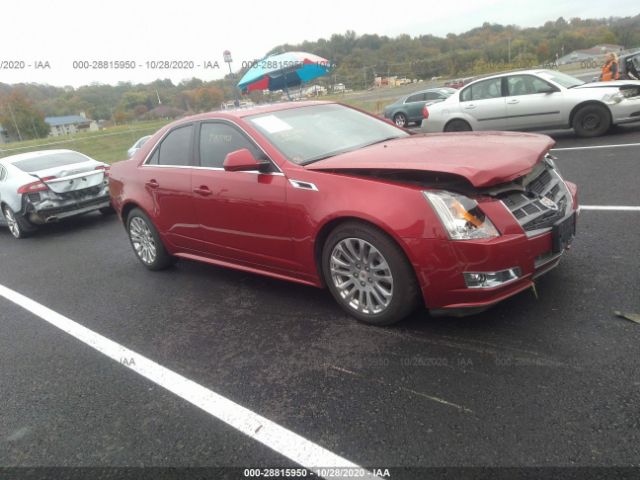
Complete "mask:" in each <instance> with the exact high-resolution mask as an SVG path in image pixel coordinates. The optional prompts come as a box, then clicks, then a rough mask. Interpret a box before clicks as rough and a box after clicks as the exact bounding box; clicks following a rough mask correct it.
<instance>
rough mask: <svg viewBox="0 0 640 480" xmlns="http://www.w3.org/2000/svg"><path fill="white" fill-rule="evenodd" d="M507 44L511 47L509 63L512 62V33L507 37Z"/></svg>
mask: <svg viewBox="0 0 640 480" xmlns="http://www.w3.org/2000/svg"><path fill="white" fill-rule="evenodd" d="M507 45H508V49H509V63H511V35H509V36H508V37H507Z"/></svg>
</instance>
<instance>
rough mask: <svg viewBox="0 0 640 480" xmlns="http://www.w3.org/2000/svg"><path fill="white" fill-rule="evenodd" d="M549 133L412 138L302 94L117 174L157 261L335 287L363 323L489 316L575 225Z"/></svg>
mask: <svg viewBox="0 0 640 480" xmlns="http://www.w3.org/2000/svg"><path fill="white" fill-rule="evenodd" d="M553 144H554V142H553V140H552V139H550V138H549V137H547V136H544V135H534V134H525V133H506V132H493V133H490V132H481V133H480V132H465V133H443V134H426V135H424V134H412V133H410V132H407V131H406V130H403V129H400V128H398V127H396V126H395V125H391V124H389V123H387V122H386V121H384V120H381V119H379V118H377V117H374V116H372V115H369V114H368V113H365V112H362V111H360V110H357V109H354V108H351V107H348V106H345V105H341V104H336V103H329V102H301V103H286V104H279V105H270V106H267V107H256V108H252V109H248V110H238V111H231V112H230V111H225V112H212V113H206V114H202V115H197V116H193V117H189V118H185V119H182V120H179V121H177V122H174V123H172V124H170V125H167V126H166V127H164V128H163V129H161V130H160V131H158V132H157V133H156V134H155V135H154V136H153V137H152V138H151V139H150V140H149V141H147V143H145V144H144V146H143V147H142V148H141V149H140V150H139V151H138V152H137V153H136V154H135V155H134V156H133V158H131V159H130V160H126V161H122V162H119V163H116V164H115V165H113V167H112V168H111V176H110V192H111V197H112V203H113V206H114V207H115V209H116V210H117V212H118V214H119V215H120V217H121V219H122V221H123V223H124V226H125V228H126V231H127V233H128V235H129V239H130V241H131V245H132V247H133V250H134V252H135V254H136V256H137V257H138V259H139V260H140V261H141V262H142V263H143V264H144V265H145V266H146V267H147V268H149V269H150V270H159V269H163V268H166V267H168V266H169V265H171V264H172V263H173V262H174V261H175V260H176V259H178V258H183V259H190V260H198V261H202V262H206V263H210V264H213V265H219V266H224V267H231V268H235V269H239V270H244V271H247V272H253V273H257V274H262V275H267V276H270V277H274V278H278V279H282V280H289V281H293V282H298V283H303V284H306V285H311V286H314V287H327V288H328V289H329V291H330V292H331V294H332V295H333V296H334V298H335V299H336V301H337V302H338V303H339V304H340V306H341V307H342V308H344V309H345V310H346V311H347V312H349V313H350V314H351V315H353V316H354V317H355V318H357V319H358V320H361V321H363V322H367V323H371V324H375V325H387V324H391V323H394V322H397V321H398V320H401V319H402V318H403V317H405V316H407V315H408V314H409V313H411V312H412V311H413V310H415V309H416V308H417V307H419V306H422V305H424V306H426V308H428V309H429V311H430V312H431V314H434V315H464V314H468V313H474V312H479V311H481V310H484V309H486V308H488V307H490V306H492V305H494V304H495V303H497V302H499V301H501V300H504V299H505V298H508V297H510V296H512V295H515V294H517V293H519V292H521V291H523V290H525V289H527V288H530V287H531V286H532V285H533V282H534V280H535V279H536V278H537V277H539V276H540V275H542V274H544V273H545V272H548V271H549V270H550V269H552V268H553V267H555V266H556V265H557V264H558V262H559V261H560V257H561V256H562V255H563V253H564V252H565V250H566V249H567V248H568V247H569V244H570V243H571V241H572V239H573V236H574V234H575V225H576V211H577V196H576V186H575V185H574V184H572V183H569V182H566V181H565V180H564V179H563V178H562V176H561V175H560V173H559V172H558V170H557V168H556V166H555V164H554V161H553V157H552V156H551V155H550V154H549V149H550V148H551V147H552V146H553Z"/></svg>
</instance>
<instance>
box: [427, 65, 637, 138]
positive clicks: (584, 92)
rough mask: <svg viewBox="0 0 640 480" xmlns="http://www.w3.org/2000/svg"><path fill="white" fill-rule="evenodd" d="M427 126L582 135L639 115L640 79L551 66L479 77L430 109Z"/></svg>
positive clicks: (437, 129)
mask: <svg viewBox="0 0 640 480" xmlns="http://www.w3.org/2000/svg"><path fill="white" fill-rule="evenodd" d="M425 114H426V117H425V119H424V120H423V121H422V130H423V131H425V132H443V131H444V132H451V131H465V130H548V129H556V128H557V129H562V128H573V129H574V130H575V132H576V134H577V135H579V136H581V137H595V136H598V135H602V134H604V133H606V132H607V130H609V128H610V127H611V126H612V125H620V124H624V123H631V122H639V121H640V81H638V80H619V81H613V82H596V83H585V82H583V81H582V80H578V79H577V78H574V77H572V76H570V75H566V74H564V73H561V72H556V71H552V70H527V71H519V72H510V73H505V74H500V75H494V76H491V77H487V78H483V79H481V80H476V81H475V82H472V83H470V84H469V85H467V86H465V87H464V88H462V89H461V90H460V92H459V93H457V94H454V95H451V96H450V97H449V98H448V99H447V100H445V101H443V102H440V103H437V104H434V105H431V106H429V107H427V109H426V112H425Z"/></svg>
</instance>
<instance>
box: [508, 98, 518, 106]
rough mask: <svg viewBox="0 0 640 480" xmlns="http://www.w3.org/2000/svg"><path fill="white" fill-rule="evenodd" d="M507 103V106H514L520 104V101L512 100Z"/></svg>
mask: <svg viewBox="0 0 640 480" xmlns="http://www.w3.org/2000/svg"><path fill="white" fill-rule="evenodd" d="M507 103H508V104H509V105H515V104H516V103H520V100H518V99H517V98H514V99H512V100H507Z"/></svg>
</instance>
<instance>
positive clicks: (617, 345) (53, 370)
mask: <svg viewBox="0 0 640 480" xmlns="http://www.w3.org/2000/svg"><path fill="white" fill-rule="evenodd" d="M550 134H551V135H552V136H553V137H554V138H556V140H557V142H558V144H557V146H556V147H557V148H558V150H556V152H555V154H556V156H557V157H558V161H557V163H558V165H559V168H560V169H561V171H562V173H563V175H564V176H565V178H566V179H568V180H570V181H573V182H575V183H577V184H578V186H579V197H580V202H581V204H584V205H591V206H616V205H618V206H620V205H625V206H640V193H639V192H640V190H639V189H638V179H640V155H639V153H638V152H639V151H640V127H637V126H635V127H624V128H618V129H617V130H616V131H615V132H614V133H612V134H611V135H607V136H605V137H602V138H598V139H590V140H584V139H579V138H576V137H575V136H574V135H573V134H572V133H570V132H550ZM629 144H632V145H631V146H624V147H611V145H629ZM603 145H608V146H609V147H608V148H595V149H593V148H592V149H575V148H577V147H595V146H603ZM564 149H567V150H564ZM639 251H640V212H639V211H616V210H613V211H594V210H585V211H582V213H581V215H580V217H579V224H578V235H577V237H576V240H575V242H574V244H573V247H572V248H571V250H570V251H569V252H568V253H567V254H566V255H565V257H564V258H563V260H562V262H561V264H560V265H559V266H558V268H556V269H555V270H553V271H552V272H551V273H549V274H548V275H546V276H545V277H543V278H541V279H540V280H539V281H538V283H537V298H536V296H535V295H534V293H533V292H531V291H527V292H524V293H522V294H519V295H518V296H516V297H513V298H511V299H509V300H507V301H505V302H503V303H502V304H500V305H498V306H497V307H495V308H493V309H491V310H489V311H487V312H485V313H482V314H480V315H476V316H473V317H467V318H463V319H456V318H431V317H429V315H428V314H427V313H426V311H418V312H416V313H415V314H414V315H413V316H411V317H410V318H409V319H407V320H405V321H403V322H401V323H400V324H398V325H396V326H393V327H389V328H378V327H369V326H366V325H363V324H360V323H357V322H356V321H354V320H353V319H352V318H350V317H349V316H347V315H346V314H344V313H343V312H342V310H340V308H339V307H338V306H337V305H336V304H335V302H334V301H333V300H332V298H331V296H330V295H329V293H328V292H326V291H322V290H317V289H314V288H311V287H305V286H300V285H296V284H290V283H286V282H281V281H277V280H272V279H268V278H265V277H260V276H256V275H251V274H247V273H242V272H237V271H233V270H228V269H223V268H216V267H212V266H208V265H204V264H199V263H195V262H189V261H181V262H179V263H178V264H177V266H176V267H175V268H172V269H170V270H167V271H163V272H149V271H147V270H146V269H144V268H143V267H142V266H141V265H140V264H139V263H138V261H137V260H136V258H135V257H134V254H133V252H132V251H131V247H130V245H129V243H128V240H127V237H126V234H125V231H124V229H123V227H122V225H121V224H120V222H119V221H118V219H117V218H116V217H115V216H111V217H102V216H101V215H99V214H95V215H94V214H91V215H85V216H83V217H80V218H76V219H70V220H68V221H64V222H61V223H59V224H54V225H49V226H47V227H46V228H43V229H42V230H41V231H40V232H38V234H37V235H35V236H33V237H32V238H28V239H24V240H21V241H16V240H14V239H13V238H12V237H11V236H10V234H9V232H8V231H7V230H6V229H1V230H0V265H1V268H0V285H1V286H4V287H7V288H9V289H12V290H14V291H16V292H19V293H20V294H22V295H25V296H26V297H29V298H30V299H33V300H35V301H36V302H39V303H40V304H42V305H44V306H46V307H48V308H49V309H51V310H53V311H55V312H57V313H59V314H61V315H64V316H66V317H68V318H69V319H71V320H73V321H75V322H77V323H78V324H80V325H82V326H84V327H87V328H88V329H90V330H91V331H93V332H96V333H98V334H100V335H102V336H104V337H106V338H108V339H110V340H112V341H114V342H117V344H119V345H122V346H124V347H127V348H128V349H131V350H133V351H135V352H137V353H139V354H140V355H143V356H145V357H147V358H148V359H151V360H153V361H154V362H156V363H157V364H159V365H161V366H163V367H165V368H167V369H169V370H171V371H172V372H176V373H178V374H180V375H182V376H184V377H186V378H188V379H190V380H192V381H193V382H196V383H197V384H198V385H200V386H202V387H204V388H206V389H208V390H210V391H212V392H215V393H216V394H218V395H221V396H223V397H225V398H227V399H230V400H232V401H233V402H235V403H236V404H238V405H240V406H242V407H244V408H245V409H249V410H250V411H252V412H255V413H257V414H259V415H261V416H263V417H265V418H267V419H269V420H271V421H272V422H275V423H276V424H278V425H280V426H282V427H284V428H286V429H287V430H288V431H290V432H294V433H295V434H297V435H300V436H301V437H303V438H304V439H306V440H308V441H310V442H312V443H313V444H314V445H317V446H318V447H321V448H322V449H326V450H327V451H329V452H332V453H334V454H336V455H339V456H340V457H343V458H345V459H348V460H349V461H351V462H353V463H354V464H356V465H360V466H364V467H367V468H389V469H390V471H391V477H387V478H419V477H416V474H415V471H414V472H409V471H405V470H403V469H402V468H401V467H515V466H520V467H522V466H525V467H584V468H589V467H640V449H639V448H638V445H640V415H639V414H640V407H639V405H640V374H639V372H640V325H638V324H635V323H633V322H631V321H628V320H625V319H622V318H619V317H616V316H615V315H614V313H613V312H614V310H621V311H625V312H631V313H640V255H638V252H639ZM0 332H1V334H0V363H1V365H2V367H1V368H0V405H2V414H1V415H0V466H2V467H23V468H24V467H42V466H49V467H51V466H58V467H61V466H66V467H140V466H144V467H185V466H191V467H212V466H215V467H230V466H231V467H240V469H239V470H234V471H233V472H232V473H229V474H228V477H229V478H247V476H246V475H245V473H246V472H244V471H243V470H242V469H243V468H248V467H296V466H297V464H296V462H294V461H292V460H291V457H290V456H287V455H285V454H282V453H276V452H275V451H274V450H273V449H271V448H269V447H267V446H265V445H263V444H262V443H260V442H259V441H256V440H255V439H254V438H252V437H250V436H248V435H246V434H244V433H242V432H241V431H239V430H238V429H236V428H232V427H230V426H229V425H227V424H226V423H224V422H222V421H221V420H220V419H219V416H217V415H215V414H211V413H210V412H209V413H208V412H206V411H204V410H202V409H201V408H197V407H195V406H194V405H192V404H191V403H189V402H188V401H185V400H184V398H182V397H180V396H179V395H176V394H174V393H171V392H170V391H168V390H166V389H165V388H163V387H161V386H159V385H158V383H157V382H154V381H151V380H149V379H148V378H145V377H143V376H141V375H139V374H138V373H136V372H135V371H132V370H131V369H130V368H127V364H128V360H127V358H123V359H121V360H120V361H115V360H114V359H112V358H108V357H106V356H105V355H104V354H103V353H100V352H99V351H96V350H95V349H94V348H91V347H90V346H88V345H86V344H85V343H82V342H80V341H78V340H77V339H76V338H73V337H72V336H70V335H69V334H67V333H65V332H64V331H62V330H60V329H59V328H55V327H54V326H52V325H51V324H50V323H47V322H46V321H44V320H43V319H42V318H40V317H39V316H37V315H34V314H33V313H30V312H28V311H26V310H25V309H23V308H21V307H19V306H18V305H16V304H14V303H13V302H10V301H8V300H7V299H5V298H2V297H0ZM284 450H286V449H284ZM281 451H283V450H281ZM323 466H325V467H331V465H323ZM394 469H395V470H394ZM505 471H506V470H505ZM17 472H18V474H20V473H24V472H23V471H22V470H18V471H17ZM472 472H474V471H472ZM604 472H605V473H606V472H611V471H607V470H605V471H604ZM637 472H638V471H637V470H636V471H632V473H637ZM0 473H1V472H0ZM5 473H7V472H5ZM9 473H10V472H9ZM13 473H14V474H15V473H16V471H14V472H13ZM476 473H477V472H476ZM543 473H544V472H543ZM582 473H585V471H583V472H582ZM7 474H8V473H7ZM114 475H116V474H114ZM0 476H2V475H1V474H0ZM222 476H223V475H222V474H220V475H218V477H219V478H222ZM543 477H544V475H542V474H541V475H539V476H538V477H537V478H543ZM114 478H115V477H114ZM210 478H214V477H210ZM216 478H217V477H216ZM421 478H425V477H421ZM451 478H456V477H455V476H454V477H451ZM604 478H607V477H604Z"/></svg>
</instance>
